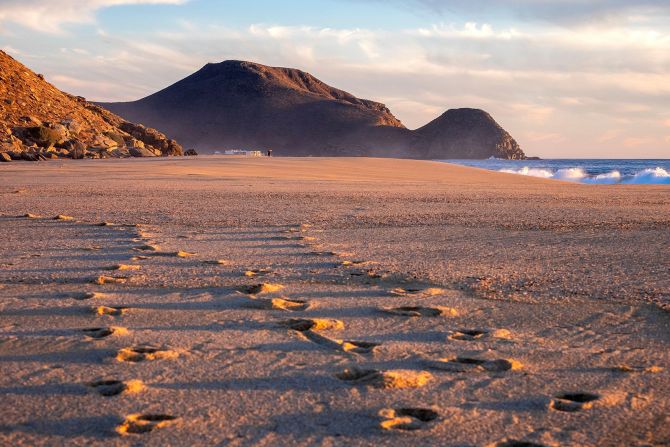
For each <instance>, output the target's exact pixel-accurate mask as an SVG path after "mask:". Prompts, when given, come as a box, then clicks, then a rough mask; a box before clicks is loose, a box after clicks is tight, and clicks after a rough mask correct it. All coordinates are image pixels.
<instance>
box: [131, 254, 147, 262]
mask: <svg viewBox="0 0 670 447" xmlns="http://www.w3.org/2000/svg"><path fill="white" fill-rule="evenodd" d="M147 259H149V256H142V255H140V256H133V257H132V258H130V260H131V261H146V260H147Z"/></svg>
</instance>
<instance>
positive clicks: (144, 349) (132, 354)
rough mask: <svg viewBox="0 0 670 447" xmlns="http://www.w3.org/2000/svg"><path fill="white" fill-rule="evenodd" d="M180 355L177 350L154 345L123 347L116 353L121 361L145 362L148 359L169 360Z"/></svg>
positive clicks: (117, 358)
mask: <svg viewBox="0 0 670 447" xmlns="http://www.w3.org/2000/svg"><path fill="white" fill-rule="evenodd" d="M177 357H179V353H178V352H177V351H173V350H170V349H161V348H156V347H153V346H133V347H130V348H123V349H121V350H120V351H119V352H118V353H117V354H116V360H118V361H119V362H132V363H137V362H144V361H147V360H169V359H176V358H177Z"/></svg>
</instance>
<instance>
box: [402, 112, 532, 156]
mask: <svg viewBox="0 0 670 447" xmlns="http://www.w3.org/2000/svg"><path fill="white" fill-rule="evenodd" d="M415 134H417V135H419V136H420V138H421V139H420V141H419V142H418V143H417V147H418V148H419V152H420V153H421V154H422V155H423V156H424V157H426V158H488V157H490V156H495V157H497V158H509V159H520V158H525V155H524V153H523V151H522V150H521V148H520V147H519V145H518V144H517V142H516V141H515V140H514V138H512V136H511V135H510V134H509V133H507V131H506V130H505V129H503V128H502V127H500V125H499V124H498V123H496V122H495V120H494V119H493V117H491V115H489V114H488V113H486V112H485V111H483V110H479V109H452V110H447V111H446V112H445V113H443V114H442V115H441V116H440V117H438V118H436V119H434V120H433V121H431V122H430V123H428V124H426V125H425V126H423V127H421V128H419V129H417V130H416V131H415ZM492 151H493V152H492ZM445 155H446V157H445Z"/></svg>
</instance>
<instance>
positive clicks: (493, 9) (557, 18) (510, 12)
mask: <svg viewBox="0 0 670 447" xmlns="http://www.w3.org/2000/svg"><path fill="white" fill-rule="evenodd" d="M346 1H352V0H346ZM369 1H374V2H376V3H383V4H385V5H387V4H389V3H391V4H395V5H396V6H401V7H404V8H406V9H408V10H411V11H413V12H415V13H417V12H418V13H421V12H423V13H427V14H431V15H435V14H438V15H441V16H443V17H448V16H451V17H453V16H462V15H466V16H467V17H468V18H469V19H471V20H482V19H489V18H496V17H508V18H514V19H520V20H523V21H527V22H532V21H543V22H547V23H557V24H561V25H569V24H583V23H593V22H603V21H605V22H619V23H621V22H631V21H634V22H639V21H646V20H649V19H650V18H654V17H658V16H662V15H665V16H668V15H670V3H668V1H667V0H636V1H630V0H594V1H585V0H369Z"/></svg>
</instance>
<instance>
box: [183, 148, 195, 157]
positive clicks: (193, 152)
mask: <svg viewBox="0 0 670 447" xmlns="http://www.w3.org/2000/svg"><path fill="white" fill-rule="evenodd" d="M184 155H186V156H187V157H194V156H196V155H198V153H197V152H196V151H195V149H189V150H187V151H186V152H184Z"/></svg>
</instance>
